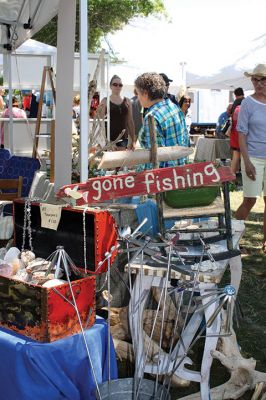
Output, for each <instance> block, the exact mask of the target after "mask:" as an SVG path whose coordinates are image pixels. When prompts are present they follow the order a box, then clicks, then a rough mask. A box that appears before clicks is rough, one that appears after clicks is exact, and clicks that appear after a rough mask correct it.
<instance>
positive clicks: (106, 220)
mask: <svg viewBox="0 0 266 400" xmlns="http://www.w3.org/2000/svg"><path fill="white" fill-rule="evenodd" d="M30 208H31V218H30V222H31V235H32V245H33V251H34V253H35V255H36V257H41V258H44V259H46V258H47V257H48V256H50V255H51V254H52V253H53V252H54V251H55V250H56V247H57V246H63V247H64V249H65V251H66V252H67V253H68V255H69V256H70V257H71V259H72V260H73V262H74V264H75V265H76V266H77V267H79V268H80V270H81V271H82V273H83V274H82V275H84V264H85V262H84V227H83V210H82V209H80V208H79V209H78V208H71V207H67V208H63V209H62V214H61V219H60V222H59V226H58V229H57V230H56V231H55V230H52V229H46V228H42V227H41V215H40V207H39V204H38V203H34V204H31V206H30ZM23 227H24V201H23V200H16V201H15V202H14V233H15V234H14V236H15V245H16V246H17V247H18V248H19V249H20V250H21V248H22V244H23ZM85 232H86V242H85V243H86V246H85V247H86V261H87V268H88V270H90V271H91V272H92V274H90V275H86V276H85V277H83V278H78V279H77V280H74V281H72V282H71V285H72V288H73V292H74V295H75V299H76V303H77V307H78V310H79V313H80V316H81V321H82V326H83V327H84V328H88V327H90V326H92V325H93V324H94V321H95V303H96V301H95V281H96V276H95V274H97V273H101V272H104V271H106V270H107V262H104V263H103V264H102V265H101V264H100V268H98V270H97V267H98V265H99V263H100V262H101V261H102V260H103V259H104V258H105V253H106V252H107V251H110V248H111V247H112V246H114V245H116V243H117V242H116V239H117V234H116V226H115V221H114V218H113V217H112V216H111V214H110V213H108V212H107V211H101V210H96V209H89V210H87V211H86V214H85ZM29 247H30V246H29V242H28V237H27V238H26V243H25V249H29ZM114 257H115V254H113V258H114ZM111 261H112V260H111ZM69 301H71V302H73V300H72V295H71V291H70V287H69V284H68V283H65V284H62V285H60V286H56V287H54V288H46V287H43V286H40V285H34V284H30V283H26V282H21V281H18V280H16V279H14V278H6V277H3V276H0V325H1V326H3V327H5V328H9V329H12V330H14V331H16V332H18V333H20V334H22V335H26V336H28V337H30V338H32V339H35V340H38V341H40V342H51V341H54V340H57V339H60V338H63V337H65V336H69V335H72V334H74V333H77V332H80V324H79V321H78V316H77V314H76V311H75V309H74V307H73V306H72V305H71V304H70V303H69Z"/></svg>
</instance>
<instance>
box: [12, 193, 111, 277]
mask: <svg viewBox="0 0 266 400" xmlns="http://www.w3.org/2000/svg"><path fill="white" fill-rule="evenodd" d="M23 226H24V201H23V200H16V201H15V202H14V239H15V245H16V247H18V248H19V249H21V247H22V240H23V239H22V234H23ZM31 231H32V245H33V251H34V253H35V254H36V257H42V258H45V259H46V258H47V257H48V256H49V255H50V254H52V253H53V252H54V251H55V249H56V247H57V246H63V247H64V249H65V250H66V252H67V253H68V255H69V256H70V258H71V259H72V260H73V262H74V264H75V265H76V266H77V267H79V268H84V265H85V261H84V229H83V209H81V208H80V207H63V208H62V214H61V219H60V222H59V226H58V229H57V231H54V230H52V229H47V228H42V227H41V214H40V207H39V204H38V203H33V204H31ZM85 232H86V261H87V269H88V270H89V271H90V272H92V273H96V274H100V273H102V272H106V271H107V266H108V265H107V261H105V262H104V263H103V264H102V265H101V266H100V267H99V268H98V264H99V262H101V261H102V260H104V259H105V253H106V252H107V251H110V249H111V247H112V246H114V245H116V244H117V230H116V223H115V220H114V218H113V216H112V215H111V214H110V213H109V212H108V211H105V210H100V209H96V208H90V209H88V210H87V211H86V215H85ZM27 239H28V238H27ZM25 248H26V249H29V243H28V240H26V245H25ZM115 256H116V252H114V253H113V255H112V258H111V262H112V261H113V260H114V258H115Z"/></svg>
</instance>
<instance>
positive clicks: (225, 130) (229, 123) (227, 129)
mask: <svg viewBox="0 0 266 400" xmlns="http://www.w3.org/2000/svg"><path fill="white" fill-rule="evenodd" d="M231 130H232V118H231V117H229V118H228V120H227V121H226V123H225V124H224V126H223V128H222V133H223V134H224V135H225V136H226V137H230V135H231Z"/></svg>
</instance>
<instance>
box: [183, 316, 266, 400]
mask: <svg viewBox="0 0 266 400" xmlns="http://www.w3.org/2000/svg"><path fill="white" fill-rule="evenodd" d="M225 319H226V318H225V311H223V313H222V320H223V322H224V321H225ZM212 356H213V358H216V359H217V360H219V361H220V362H221V363H222V364H223V365H224V366H225V367H226V368H227V369H228V371H229V372H230V374H231V377H230V379H229V380H228V381H227V382H226V383H224V384H222V385H220V386H217V387H215V388H212V389H211V391H210V392H211V399H212V400H221V399H223V400H229V399H240V398H241V397H242V396H243V395H244V393H245V392H246V391H247V390H254V389H255V393H254V395H253V397H252V400H259V398H260V395H261V393H262V390H263V388H265V384H266V373H264V372H259V371H256V370H255V367H256V360H254V359H253V358H248V359H247V358H244V357H243V356H242V355H241V353H240V350H239V346H238V343H237V340H236V334H235V332H234V331H233V330H232V335H231V336H228V337H222V338H220V345H219V350H213V351H212ZM265 397H266V396H265V394H263V397H262V398H261V400H263V399H265ZM179 400H201V397H200V393H195V394H192V395H189V396H185V397H182V399H179Z"/></svg>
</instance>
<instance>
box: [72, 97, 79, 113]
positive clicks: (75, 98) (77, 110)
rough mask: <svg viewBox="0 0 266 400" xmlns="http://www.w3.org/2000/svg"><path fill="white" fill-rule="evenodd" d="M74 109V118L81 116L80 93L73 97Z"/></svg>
mask: <svg viewBox="0 0 266 400" xmlns="http://www.w3.org/2000/svg"><path fill="white" fill-rule="evenodd" d="M72 110H73V117H72V118H74V119H76V118H79V114H80V95H79V94H77V95H76V96H74V97H73V102H72Z"/></svg>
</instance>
